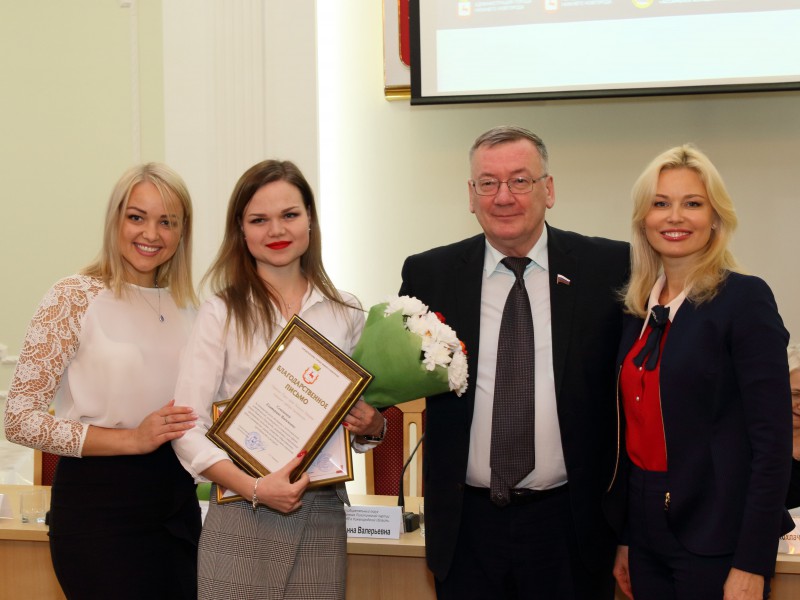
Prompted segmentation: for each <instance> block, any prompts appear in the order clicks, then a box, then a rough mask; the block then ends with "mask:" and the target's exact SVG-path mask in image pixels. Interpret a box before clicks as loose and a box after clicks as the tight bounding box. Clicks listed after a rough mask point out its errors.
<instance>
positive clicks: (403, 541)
mask: <svg viewBox="0 0 800 600" xmlns="http://www.w3.org/2000/svg"><path fill="white" fill-rule="evenodd" d="M419 501H420V498H416V497H407V498H406V510H410V511H412V512H417V509H418V507H419ZM350 503H351V504H353V505H361V506H397V496H362V495H357V494H351V495H350ZM347 553H348V554H369V555H372V556H411V557H415V558H423V557H424V556H425V538H424V537H422V534H421V533H420V531H419V529H417V530H416V531H412V532H411V533H402V534H400V539H399V540H389V539H384V538H347Z"/></svg>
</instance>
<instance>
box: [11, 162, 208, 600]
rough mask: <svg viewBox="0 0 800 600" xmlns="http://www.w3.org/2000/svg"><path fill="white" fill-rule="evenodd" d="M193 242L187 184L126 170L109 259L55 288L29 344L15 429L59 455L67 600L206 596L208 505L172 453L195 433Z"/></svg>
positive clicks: (53, 514) (58, 555) (107, 238)
mask: <svg viewBox="0 0 800 600" xmlns="http://www.w3.org/2000/svg"><path fill="white" fill-rule="evenodd" d="M79 233H80V232H79ZM191 235H192V209H191V202H190V199H189V193H188V191H187V190H186V186H185V185H184V183H183V181H182V180H181V178H180V177H179V176H178V175H177V174H176V173H174V172H173V171H172V170H170V169H169V168H167V167H166V166H165V165H161V164H157V163H149V164H145V165H142V166H138V167H134V168H132V169H130V170H128V171H127V172H126V173H125V174H123V176H122V177H121V178H120V179H119V181H118V182H117V184H116V186H115V187H114V189H113V191H112V193H111V198H110V200H109V203H108V209H107V211H106V220H105V235H104V237H103V247H102V250H101V252H100V256H99V257H98V259H97V260H96V261H95V262H94V263H93V264H91V265H89V266H88V267H86V268H85V269H83V271H82V272H81V273H80V274H77V275H73V276H71V277H66V278H64V279H62V280H61V281H59V282H57V283H56V284H55V285H54V286H53V287H52V289H51V290H50V291H49V292H48V294H47V295H46V296H45V297H44V300H42V302H41V304H40V305H39V309H38V310H37V312H36V314H35V315H34V317H33V320H32V321H31V324H30V327H29V328H28V333H27V335H26V336H25V344H24V346H23V348H22V352H21V353H20V358H19V363H18V364H17V369H16V372H15V373H14V378H13V380H12V382H11V390H10V393H9V397H8V403H7V405H6V413H5V431H6V436H7V437H8V439H9V440H10V441H12V442H15V443H18V444H23V445H25V446H30V447H33V448H39V449H41V450H44V451H45V452H50V453H53V454H59V455H61V459H60V460H59V462H58V466H57V468H56V472H55V479H54V481H53V487H52V494H51V496H52V501H51V509H50V551H51V555H52V559H53V567H54V568H55V573H56V576H57V577H58V581H59V583H60V584H61V587H62V588H63V590H64V593H65V594H66V596H67V598H130V599H134V598H154V599H155V598H164V599H166V598H169V599H173V598H185V599H187V600H188V599H191V598H195V597H196V596H197V544H198V539H199V537H200V507H199V505H198V503H197V495H196V491H195V485H194V482H193V481H192V478H191V477H190V476H189V475H188V474H187V473H186V472H185V471H184V470H183V468H181V465H180V463H179V462H178V459H177V458H176V456H175V453H174V451H173V449H172V446H171V445H170V444H169V442H170V441H171V440H174V439H175V438H177V437H180V436H181V435H183V434H184V432H185V431H186V430H187V429H190V428H192V427H194V421H195V416H194V413H193V412H192V410H191V409H190V408H187V407H182V406H178V405H176V404H175V403H174V402H173V401H172V400H171V398H172V394H173V391H174V389H175V378H176V376H177V373H178V362H179V359H180V355H181V352H182V351H183V349H184V346H185V345H186V341H187V339H188V336H189V331H190V329H191V324H192V318H193V316H194V312H195V311H194V306H195V304H196V298H195V294H194V291H193V289H192V277H191V271H190V265H191V250H192V246H191V240H192V237H191ZM51 403H52V404H53V405H54V406H55V414H54V415H53V414H51V413H50V411H49V409H50V405H51Z"/></svg>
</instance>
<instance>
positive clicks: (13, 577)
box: [0, 485, 800, 600]
mask: <svg viewBox="0 0 800 600" xmlns="http://www.w3.org/2000/svg"><path fill="white" fill-rule="evenodd" d="M34 489H44V490H45V491H47V492H48V493H49V487H45V486H30V485H0V494H2V504H3V505H4V506H5V510H7V511H8V513H9V514H10V517H9V518H0V600H5V599H6V598H35V599H37V600H61V599H63V598H64V594H63V593H62V592H61V588H60V587H59V585H58V581H57V580H56V577H55V573H53V565H52V563H51V562H50V548H49V545H48V538H47V526H46V525H38V524H23V523H21V522H20V519H19V494H20V493H22V492H24V491H29V490H34ZM350 500H351V503H352V504H354V505H359V504H360V505H376V504H377V505H383V506H391V505H394V504H396V502H397V498H395V497H392V496H359V495H351V496H350ZM418 502H419V499H418V498H407V499H406V510H410V511H413V512H417V503H418ZM0 508H2V507H0ZM1 514H2V512H0V515H1ZM347 554H348V571H347V600H406V599H413V600H433V599H434V598H435V597H436V595H435V591H434V586H433V577H432V575H431V574H430V572H429V571H428V569H427V567H426V565H425V538H424V537H422V535H421V534H420V532H419V530H417V531H413V532H410V533H404V534H402V535H401V536H400V539H397V540H392V539H376V538H348V540H347ZM772 590H773V591H772V595H771V596H770V598H771V599H772V600H794V599H796V598H800V556H797V555H788V554H779V555H778V561H777V565H776V574H775V577H774V578H773V580H772ZM617 598H618V599H619V600H623V598H624V597H623V596H621V595H620V594H619V593H618V594H617Z"/></svg>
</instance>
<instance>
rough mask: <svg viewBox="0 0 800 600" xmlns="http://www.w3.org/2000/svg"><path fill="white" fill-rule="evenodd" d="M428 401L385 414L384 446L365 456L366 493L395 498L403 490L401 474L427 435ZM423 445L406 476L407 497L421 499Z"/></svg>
mask: <svg viewBox="0 0 800 600" xmlns="http://www.w3.org/2000/svg"><path fill="white" fill-rule="evenodd" d="M424 413H425V398H420V399H418V400H412V401H410V402H403V403H402V404H398V405H397V406H392V407H391V408H388V409H386V410H385V411H384V412H383V415H384V416H385V417H386V420H387V421H388V427H387V430H386V438H385V439H384V440H383V443H382V444H380V445H379V446H378V447H377V448H375V449H374V450H372V451H371V452H367V453H366V455H365V457H364V458H365V467H366V475H367V493H368V494H378V495H389V496H396V495H397V494H398V492H399V487H400V473H401V472H402V470H403V465H404V464H405V462H406V461H407V460H408V456H409V453H410V452H412V451H413V450H414V446H416V445H417V442H418V441H419V439H420V436H421V435H422V433H423V432H424V427H425V425H424ZM424 446H425V443H424V442H423V443H422V444H421V445H420V447H419V449H418V450H417V453H416V454H415V455H414V458H413V459H412V461H411V463H410V464H409V465H408V469H406V472H405V475H404V476H403V491H404V494H405V495H406V496H422V495H423V489H422V456H423V450H424Z"/></svg>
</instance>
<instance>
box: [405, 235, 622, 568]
mask: <svg viewBox="0 0 800 600" xmlns="http://www.w3.org/2000/svg"><path fill="white" fill-rule="evenodd" d="M484 251H485V238H484V236H483V235H478V236H476V237H473V238H470V239H467V240H463V241H461V242H457V243H455V244H451V245H449V246H444V247H441V248H435V249H433V250H429V251H428V252H424V253H422V254H417V255H415V256H411V257H409V258H408V259H406V261H405V264H404V265H403V284H402V287H401V290H400V293H401V294H406V295H410V296H416V297H417V298H419V299H420V300H422V301H423V302H425V303H426V304H427V305H428V306H429V307H430V309H431V310H434V311H438V312H441V313H442V314H443V315H444V316H445V318H446V319H447V323H448V325H450V326H452V327H453V328H454V329H455V331H456V333H457V334H458V336H459V338H460V339H461V340H462V341H463V342H464V343H465V344H466V347H467V355H468V363H469V382H470V386H469V389H468V390H467V392H466V393H465V394H464V395H463V396H462V397H460V398H459V397H457V396H456V395H455V394H452V393H448V394H441V395H438V396H433V397H431V398H428V402H427V405H426V422H425V457H424V461H423V473H424V480H425V523H426V526H425V544H426V547H427V550H426V554H427V560H428V566H429V567H430V569H431V570H432V571H433V573H434V574H435V575H436V577H438V578H439V579H440V580H441V579H444V578H445V577H446V576H447V573H448V570H449V568H450V564H451V562H452V558H453V553H454V551H455V547H456V542H457V540H458V530H459V524H460V519H461V506H462V499H463V494H464V482H465V480H466V472H467V455H468V450H469V435H470V425H471V423H472V413H473V405H474V400H475V387H474V383H475V380H476V377H477V367H478V361H479V360H480V340H479V339H478V338H479V333H480V305H481V284H482V276H483V262H484ZM548 260H549V268H550V273H549V278H550V304H551V319H552V342H553V369H554V371H555V373H554V375H555V387H556V398H557V403H558V417H559V424H560V429H561V441H562V445H563V448H564V459H565V461H566V467H567V476H568V478H569V492H570V493H569V497H570V502H571V506H572V514H573V516H574V521H575V527H576V528H577V530H578V531H579V535H580V536H581V541H580V545H581V548H582V549H583V550H584V551H585V552H586V554H585V560H586V562H587V564H588V565H590V566H593V567H596V568H605V569H610V568H611V566H610V565H611V562H612V561H613V551H614V542H613V540H612V534H611V531H610V529H609V528H608V525H607V524H606V523H605V521H604V519H603V517H602V512H601V509H600V501H601V497H602V495H603V492H604V490H605V486H606V485H607V483H608V482H609V481H610V479H611V472H612V470H613V466H614V458H615V456H616V446H615V439H614V431H615V430H616V418H617V415H616V411H615V402H614V389H615V379H614V357H615V355H616V347H617V344H618V341H619V336H620V329H621V320H622V312H621V308H620V305H619V303H618V302H617V297H616V292H617V290H618V289H619V288H621V287H622V286H623V284H624V283H625V281H626V279H627V273H628V264H629V249H628V245H627V244H625V243H622V242H614V241H610V240H604V239H601V238H588V237H584V236H581V235H578V234H575V233H571V232H566V231H560V230H558V229H554V228H551V227H548ZM558 274H562V275H564V276H565V277H567V278H569V279H570V280H571V284H570V285H564V284H556V276H557V275H558Z"/></svg>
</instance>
